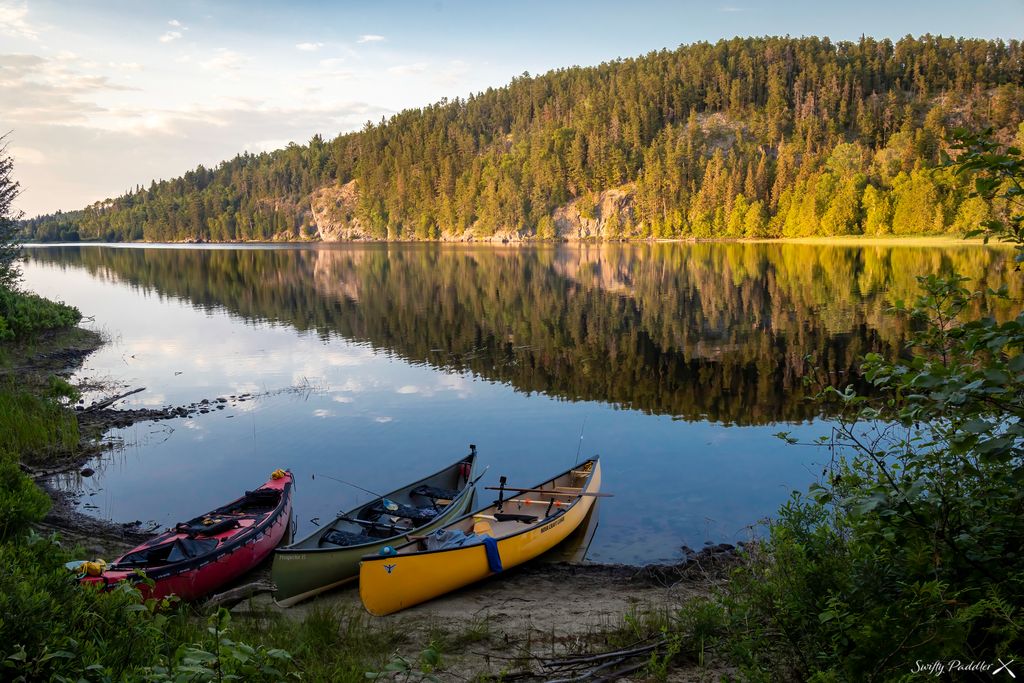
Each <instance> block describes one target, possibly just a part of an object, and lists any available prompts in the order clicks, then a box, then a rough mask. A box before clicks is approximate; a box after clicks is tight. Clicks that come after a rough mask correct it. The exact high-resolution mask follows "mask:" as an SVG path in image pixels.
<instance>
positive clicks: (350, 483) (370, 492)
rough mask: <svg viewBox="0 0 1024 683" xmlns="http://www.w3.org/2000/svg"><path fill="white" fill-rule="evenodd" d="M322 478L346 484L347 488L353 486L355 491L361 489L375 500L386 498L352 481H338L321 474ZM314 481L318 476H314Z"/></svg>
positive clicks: (335, 478)
mask: <svg viewBox="0 0 1024 683" xmlns="http://www.w3.org/2000/svg"><path fill="white" fill-rule="evenodd" d="M320 476H321V477H325V478H327V479H330V480H331V481H336V482H338V483H339V484H345V485H346V486H351V487H352V488H354V489H359V490H360V491H365V492H366V493H369V494H370V495H371V496H373V497H374V498H383V497H384V496H383V495H382V494H380V493H377V492H376V491H371V490H370V489H364V488H363V487H362V486H360V485H359V484H353V483H352V482H350V481H345V480H344V479H338V478H337V477H332V476H331V475H329V474H321V475H320ZM313 479H316V474H314V475H313Z"/></svg>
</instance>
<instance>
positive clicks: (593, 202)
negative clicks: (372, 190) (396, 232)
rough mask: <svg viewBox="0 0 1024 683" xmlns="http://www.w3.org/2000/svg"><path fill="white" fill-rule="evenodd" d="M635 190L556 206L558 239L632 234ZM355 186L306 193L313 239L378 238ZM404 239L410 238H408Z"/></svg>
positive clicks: (467, 237) (502, 236) (505, 237)
mask: <svg viewBox="0 0 1024 683" xmlns="http://www.w3.org/2000/svg"><path fill="white" fill-rule="evenodd" d="M633 196H634V188H633V187H632V186H631V185H625V186H622V187H617V188H613V189H610V190H605V191H604V192H601V193H599V194H598V195H596V197H595V196H590V197H580V198H578V199H574V200H573V201H571V202H569V203H568V204H566V205H565V206H561V207H559V208H557V209H555V211H554V213H553V214H552V216H551V218H552V220H553V222H554V229H555V234H554V237H555V238H557V239H567V240H580V239H584V240H585V239H617V238H621V237H630V236H632V235H631V232H632V227H633V225H634V219H633ZM358 201H359V190H358V188H357V187H356V181H354V180H353V181H351V182H348V183H345V184H344V185H328V186H326V187H321V188H320V189H319V190H316V191H315V192H313V194H312V195H310V210H311V213H312V216H313V222H314V223H315V225H316V234H317V237H319V239H320V240H321V241H323V242H353V241H360V240H379V239H381V237H380V236H379V235H374V234H373V233H371V231H370V230H369V227H368V226H367V225H365V224H364V223H363V221H361V220H360V219H359V217H358V216H357V215H356V206H357V204H358ZM536 237H537V234H536V229H535V228H534V229H531V230H528V231H523V232H519V231H516V230H499V231H498V232H496V233H495V234H494V235H490V236H488V237H484V238H482V237H480V236H475V235H474V234H473V231H472V229H470V230H467V231H466V232H465V233H459V234H451V233H442V234H441V235H440V236H439V239H440V240H441V241H443V242H472V241H482V242H522V241H526V240H531V239H536ZM405 239H409V237H408V236H406V237H405Z"/></svg>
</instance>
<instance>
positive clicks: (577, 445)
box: [572, 415, 587, 467]
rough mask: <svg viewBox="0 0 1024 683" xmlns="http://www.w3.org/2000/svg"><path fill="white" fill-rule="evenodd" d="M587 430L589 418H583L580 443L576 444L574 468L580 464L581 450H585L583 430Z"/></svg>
mask: <svg viewBox="0 0 1024 683" xmlns="http://www.w3.org/2000/svg"><path fill="white" fill-rule="evenodd" d="M586 428H587V416H586V415H584V416H583V424H581V425H580V442H579V443H578V444H576V461H575V462H574V463H573V464H572V466H573V467H576V465H579V464H580V449H581V448H583V430H584V429H586Z"/></svg>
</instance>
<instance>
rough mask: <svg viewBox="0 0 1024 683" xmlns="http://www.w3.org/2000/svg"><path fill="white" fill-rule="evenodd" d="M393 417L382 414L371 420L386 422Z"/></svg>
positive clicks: (392, 419) (391, 420)
mask: <svg viewBox="0 0 1024 683" xmlns="http://www.w3.org/2000/svg"><path fill="white" fill-rule="evenodd" d="M394 419H395V418H393V417H388V416H387V415H382V416H380V417H375V418H373V421H374V422H379V423H381V424H387V423H388V422H393V421H394Z"/></svg>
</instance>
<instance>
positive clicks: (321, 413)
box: [313, 408, 334, 417]
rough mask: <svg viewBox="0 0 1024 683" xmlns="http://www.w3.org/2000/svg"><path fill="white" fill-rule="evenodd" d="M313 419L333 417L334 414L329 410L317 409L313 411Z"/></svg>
mask: <svg viewBox="0 0 1024 683" xmlns="http://www.w3.org/2000/svg"><path fill="white" fill-rule="evenodd" d="M313 417H334V413H333V412H332V411H330V410H325V409H323V408H317V409H316V410H314V411H313Z"/></svg>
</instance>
